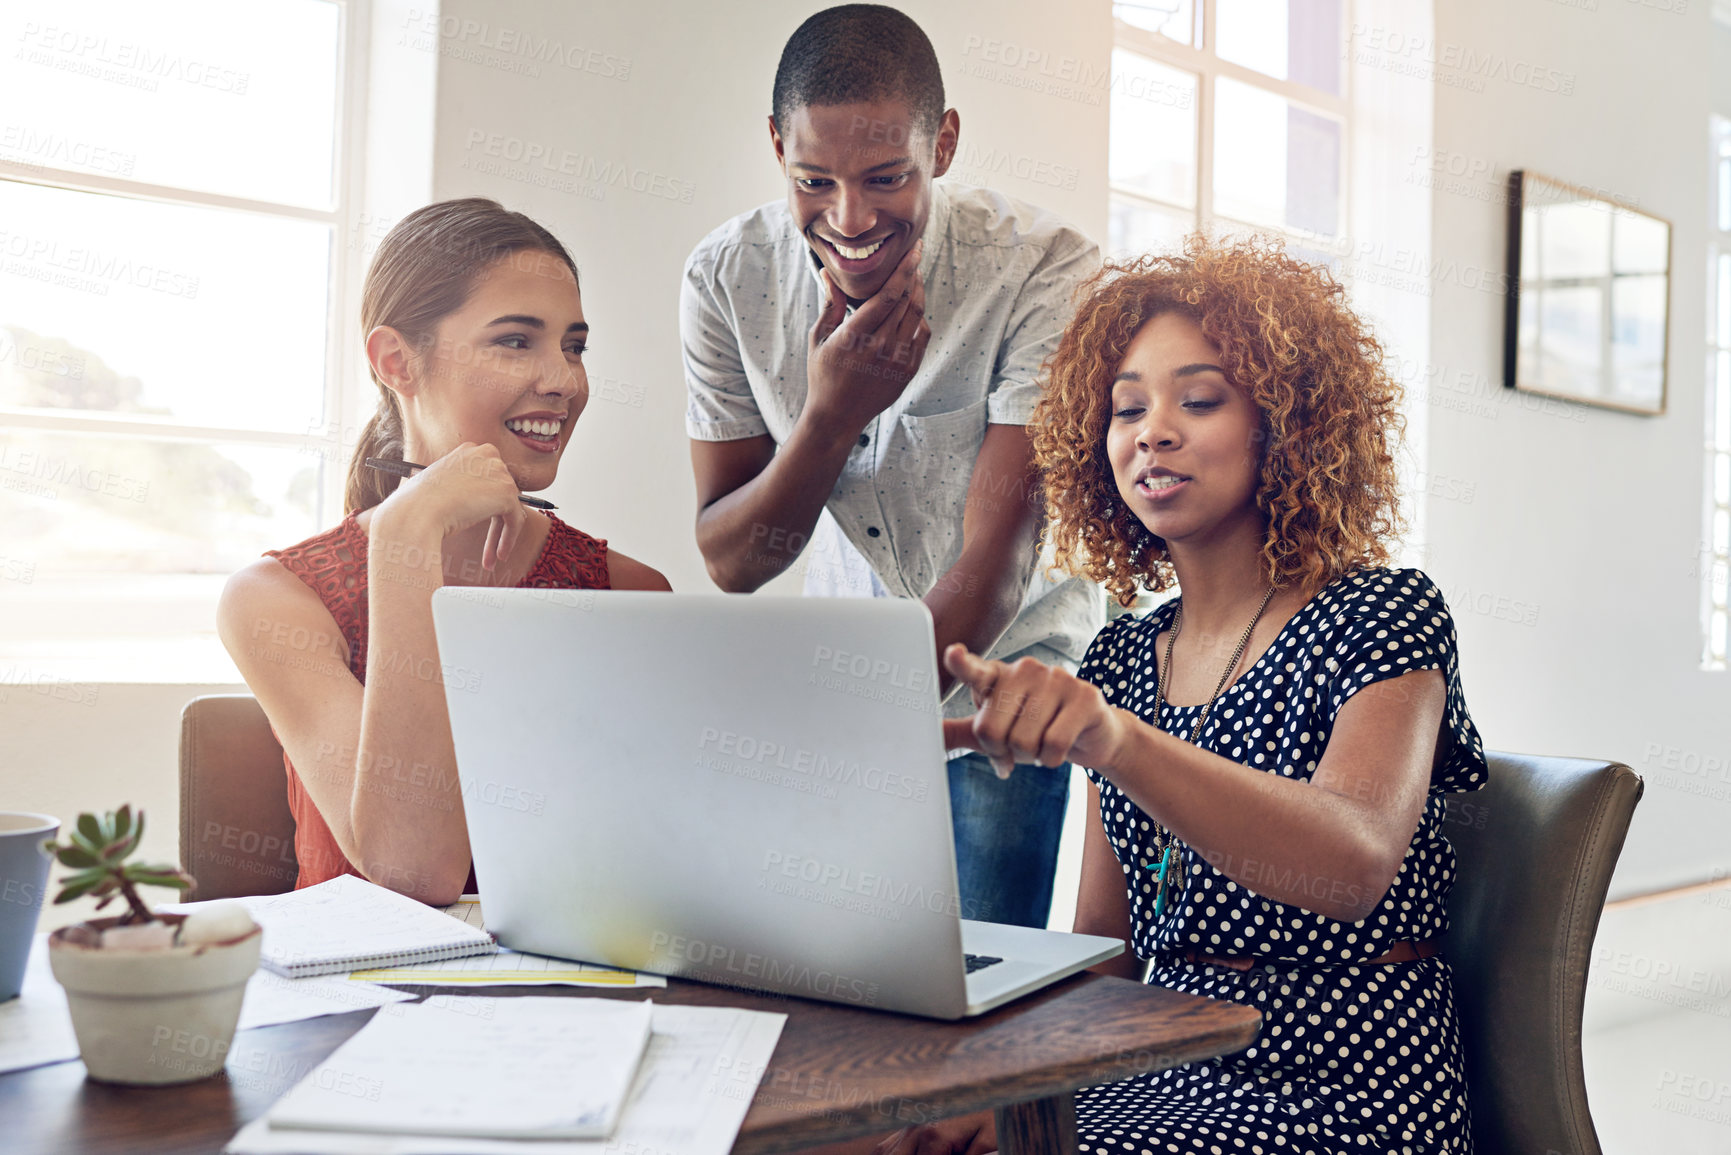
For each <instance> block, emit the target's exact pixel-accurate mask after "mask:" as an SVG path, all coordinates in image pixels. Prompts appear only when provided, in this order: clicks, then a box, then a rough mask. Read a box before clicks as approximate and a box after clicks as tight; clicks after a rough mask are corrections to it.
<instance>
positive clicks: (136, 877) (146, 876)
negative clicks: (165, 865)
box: [126, 866, 192, 890]
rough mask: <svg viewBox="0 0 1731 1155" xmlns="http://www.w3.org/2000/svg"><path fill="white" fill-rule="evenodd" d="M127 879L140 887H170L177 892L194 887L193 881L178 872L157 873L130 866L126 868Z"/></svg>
mask: <svg viewBox="0 0 1731 1155" xmlns="http://www.w3.org/2000/svg"><path fill="white" fill-rule="evenodd" d="M126 877H127V880H128V881H131V882H136V883H138V884H139V885H140V886H170V887H173V888H175V889H176V890H186V889H187V888H188V887H190V886H191V885H192V879H190V878H188V877H187V876H186V875H184V874H182V873H181V872H180V871H178V870H172V871H155V870H148V869H140V868H138V867H133V866H129V867H127V868H126Z"/></svg>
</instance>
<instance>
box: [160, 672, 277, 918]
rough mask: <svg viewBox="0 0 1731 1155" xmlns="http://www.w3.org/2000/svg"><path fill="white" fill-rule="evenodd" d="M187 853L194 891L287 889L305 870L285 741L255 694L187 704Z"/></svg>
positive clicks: (214, 894)
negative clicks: (291, 807)
mask: <svg viewBox="0 0 1731 1155" xmlns="http://www.w3.org/2000/svg"><path fill="white" fill-rule="evenodd" d="M180 861H181V864H182V865H183V866H184V867H185V868H186V871H187V873H189V874H191V875H192V876H193V877H194V878H196V879H198V889H197V890H196V891H194V892H193V893H192V894H191V895H189V896H188V897H190V898H193V899H206V898H235V897H238V896H241V895H248V894H281V893H282V892H283V891H285V890H292V889H294V884H295V879H296V878H298V877H299V876H300V866H299V864H298V863H297V862H296V860H295V820H294V815H293V813H292V812H291V811H290V810H289V805H288V783H287V778H286V777H285V775H284V770H283V756H282V746H281V745H279V744H278V743H277V740H276V735H275V734H273V733H272V732H271V728H270V723H269V722H268V721H266V720H265V716H264V710H263V709H262V708H260V706H259V704H258V700H257V699H256V698H254V697H253V696H252V695H251V694H210V695H207V696H205V697H202V698H194V699H193V700H192V701H190V702H188V703H187V704H186V709H185V710H183V711H182V712H181V715H180Z"/></svg>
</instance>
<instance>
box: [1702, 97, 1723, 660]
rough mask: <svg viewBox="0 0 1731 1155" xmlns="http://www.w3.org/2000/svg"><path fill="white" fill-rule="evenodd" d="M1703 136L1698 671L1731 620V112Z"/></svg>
mask: <svg viewBox="0 0 1731 1155" xmlns="http://www.w3.org/2000/svg"><path fill="white" fill-rule="evenodd" d="M1707 141H1708V144H1707V149H1708V157H1709V164H1708V174H1709V175H1708V193H1709V196H1708V199H1707V270H1706V272H1707V309H1706V333H1705V338H1706V345H1707V350H1706V371H1707V381H1706V385H1707V387H1706V389H1704V390H1703V391H1702V392H1703V393H1704V395H1705V396H1704V404H1703V414H1702V418H1703V421H1702V434H1703V437H1702V442H1703V449H1704V451H1705V453H1704V457H1703V461H1704V465H1705V469H1704V473H1705V479H1704V480H1705V484H1704V485H1703V486H1702V498H1703V501H1702V519H1701V546H1700V548H1699V549H1697V550H1696V552H1695V568H1694V573H1695V575H1696V576H1697V577H1698V578H1699V579H1700V582H1701V668H1702V669H1703V670H1706V671H1710V672H1723V671H1724V670H1726V669H1727V668H1728V667H1731V663H1728V661H1727V653H1726V651H1727V648H1728V647H1727V632H1728V625H1731V606H1728V604H1727V603H1728V601H1731V597H1728V594H1731V590H1728V589H1727V586H1728V585H1731V435H1728V436H1725V437H1721V436H1720V426H1721V424H1722V422H1721V414H1722V413H1723V414H1724V417H1725V420H1724V422H1723V424H1726V425H1731V117H1726V116H1722V115H1719V114H1713V115H1710V116H1709V117H1708V121H1707ZM1722 479H1723V481H1722ZM1721 527H1726V531H1725V532H1721Z"/></svg>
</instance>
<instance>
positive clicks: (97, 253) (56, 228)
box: [0, 181, 331, 433]
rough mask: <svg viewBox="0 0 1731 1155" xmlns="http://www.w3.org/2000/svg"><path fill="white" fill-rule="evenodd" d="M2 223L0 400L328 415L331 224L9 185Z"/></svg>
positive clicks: (284, 419) (229, 420) (197, 417)
mask: <svg viewBox="0 0 1731 1155" xmlns="http://www.w3.org/2000/svg"><path fill="white" fill-rule="evenodd" d="M0 222H3V223H0V257H3V258H4V263H3V264H0V340H4V341H7V342H9V343H10V344H12V345H15V346H17V347H18V349H19V350H20V352H19V355H18V356H16V357H13V358H0V405H14V406H26V407H33V408H44V409H83V410H102V411H106V412H118V413H139V414H153V415H158V416H162V417H167V418H170V419H173V420H176V421H179V422H183V423H187V424H213V425H231V426H236V427H240V428H247V429H272V430H280V431H283V432H290V433H301V432H305V431H306V430H307V429H308V428H309V427H312V426H315V425H317V424H319V423H320V422H322V421H323V419H324V393H325V317H326V311H327V308H328V304H327V297H328V294H329V291H330V289H329V261H330V249H331V236H330V232H331V230H330V229H329V228H328V227H327V226H325V225H320V224H315V223H311V222H307V221H295V220H284V219H278V218H271V217H263V216H258V215H255V214H252V213H236V212H228V211H226V210H219V209H204V208H191V207H184V206H178V205H165V204H158V203H156V202H153V201H141V200H132V199H130V198H127V197H119V196H99V195H96V194H92V193H82V192H71V191H68V190H65V189H56V188H48V187H44V186H39V185H29V184H19V183H16V182H12V181H0ZM23 350H32V352H31V354H30V356H29V357H28V358H26V357H25V356H24V353H23Z"/></svg>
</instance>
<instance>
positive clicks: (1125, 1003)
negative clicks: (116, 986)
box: [0, 974, 1261, 1155]
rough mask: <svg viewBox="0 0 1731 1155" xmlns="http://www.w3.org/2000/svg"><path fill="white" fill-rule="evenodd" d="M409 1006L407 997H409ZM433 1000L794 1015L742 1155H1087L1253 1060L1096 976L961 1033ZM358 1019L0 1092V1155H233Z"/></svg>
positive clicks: (1185, 1005) (1225, 1013)
mask: <svg viewBox="0 0 1731 1155" xmlns="http://www.w3.org/2000/svg"><path fill="white" fill-rule="evenodd" d="M405 989H408V988H405ZM412 989H413V990H414V991H415V992H416V993H417V994H420V993H427V994H433V993H440V992H441V991H442V992H443V993H450V994H461V995H477V994H484V995H488V996H492V997H510V996H512V995H527V994H536V995H547V994H572V995H612V996H615V997H626V998H643V997H645V996H652V997H653V998H654V999H655V1000H656V1001H657V1002H665V1003H691V1004H697V1005H708V1006H731V1007H745V1008H748V1009H751V1010H763V1011H781V1012H784V1013H786V1014H787V1016H788V1019H787V1025H786V1027H785V1028H784V1029H783V1031H782V1034H781V1041H780V1042H779V1043H778V1044H777V1046H776V1049H775V1054H774V1055H773V1056H772V1057H771V1059H770V1063H769V1070H768V1071H767V1072H766V1073H765V1074H764V1077H763V1081H762V1083H761V1085H760V1086H759V1087H758V1090H757V1095H756V1097H755V1098H754V1099H753V1100H752V1104H751V1109H750V1111H749V1112H748V1113H747V1114H746V1117H745V1123H744V1126H743V1127H741V1129H740V1133H739V1140H738V1142H736V1143H735V1144H734V1148H733V1150H734V1151H735V1152H736V1153H740V1155H744V1153H748V1152H750V1153H765V1155H767V1153H769V1152H778V1151H795V1150H798V1149H800V1148H802V1147H807V1146H811V1145H813V1144H818V1143H827V1142H833V1141H837V1140H842V1139H851V1138H854V1137H857V1136H861V1135H871V1134H878V1133H882V1132H888V1131H893V1130H895V1129H896V1128H898V1127H903V1126H906V1125H908V1124H911V1123H922V1122H934V1121H936V1120H938V1119H943V1118H947V1117H949V1116H953V1115H962V1114H967V1113H969V1112H972V1111H979V1110H983V1109H986V1108H993V1109H995V1110H996V1112H997V1121H998V1141H999V1144H1000V1148H1001V1150H1003V1151H1004V1152H1005V1153H1006V1155H1025V1153H1031V1152H1039V1153H1041V1155H1044V1153H1047V1152H1074V1151H1075V1149H1076V1146H1075V1143H1076V1139H1075V1109H1074V1106H1073V1102H1072V1098H1071V1092H1073V1091H1074V1090H1075V1089H1076V1088H1078V1087H1086V1086H1090V1085H1092V1084H1095V1083H1104V1082H1109V1081H1111V1080H1114V1079H1123V1078H1127V1077H1129V1076H1131V1075H1134V1074H1137V1073H1138V1072H1141V1071H1151V1070H1160V1069H1162V1068H1165V1067H1171V1066H1176V1065H1178V1064H1180V1063H1187V1062H1190V1061H1192V1060H1194V1059H1202V1058H1209V1057H1212V1056H1216V1055H1223V1054H1227V1053H1229V1052H1231V1051H1236V1050H1239V1049H1240V1048H1243V1047H1246V1046H1249V1045H1250V1043H1251V1041H1252V1040H1254V1039H1255V1037H1256V1032H1257V1030H1258V1028H1259V1026H1260V1023H1261V1019H1260V1016H1259V1015H1257V1013H1256V1012H1255V1011H1253V1010H1251V1009H1249V1008H1248V1007H1241V1006H1236V1005H1234V1004H1231V1003H1224V1002H1216V1001H1213V1000H1210V999H1202V998H1197V997H1195V996H1193V995H1184V994H1179V993H1177V992H1175V991H1169V990H1165V989H1162V988H1160V987H1149V986H1143V985H1142V984H1140V983H1136V982H1131V981H1129V980H1127V979H1119V978H1108V977H1104V976H1101V975H1093V974H1082V975H1077V976H1075V977H1074V978H1070V979H1066V980H1064V981H1063V982H1060V983H1058V984H1056V985H1054V986H1052V987H1050V988H1048V989H1046V990H1044V991H1042V992H1040V993H1038V994H1035V995H1031V996H1029V997H1028V998H1024V999H1018V1000H1017V1001H1015V1002H1013V1003H1011V1004H1010V1005H1008V1006H1006V1007H1001V1008H999V1009H998V1010H995V1011H992V1012H990V1013H989V1014H985V1015H980V1016H978V1017H976V1018H972V1019H964V1020H962V1021H961V1022H958V1023H942V1022H935V1021H933V1020H930V1019H917V1018H912V1017H909V1016H906V1015H897V1014H889V1013H886V1012H883V1011H869V1010H858V1009H854V1008H850V1007H843V1006H837V1005H834V1004H831V1003H820V1002H812V1001H808V1000H805V999H794V998H785V997H780V996H775V995H764V994H756V993H752V992H747V991H740V990H732V989H728V988H723V987H713V986H707V985H703V984H699V983H690V982H683V981H680V980H676V979H675V980H669V982H668V987H667V989H666V990H665V991H661V990H653V991H644V990H636V991H630V992H626V991H602V990H595V989H588V988H582V989H579V988H571V987H511V988H503V987H492V988H479V989H477V988H473V987H468V988H462V989H457V988H431V987H416V988H412ZM373 1013H374V1012H373V1011H371V1010H366V1011H355V1012H353V1013H351V1014H346V1015H331V1016H327V1017H325V1018H319V1019H306V1020H303V1021H301V1022H298V1023H285V1024H284V1025H282V1026H277V1027H260V1028H258V1029H255V1030H251V1031H245V1032H242V1033H241V1034H239V1035H237V1036H236V1038H235V1045H234V1049H233V1050H232V1051H231V1054H230V1059H229V1065H228V1069H227V1070H226V1071H225V1072H224V1073H223V1074H220V1075H217V1076H215V1077H213V1078H210V1079H205V1080H202V1081H200V1082H197V1083H191V1084H186V1085H183V1086H180V1087H171V1088H136V1087H117V1086H109V1085H107V1084H103V1083H96V1082H90V1081H88V1080H86V1079H85V1077H84V1065H83V1064H82V1063H59V1064H55V1065H53V1066H48V1067H37V1068H34V1069H32V1070H28V1071H19V1072H15V1073H13V1074H9V1075H0V1149H4V1150H5V1151H7V1152H9V1153H16V1155H27V1153H29V1155H34V1153H38V1152H66V1153H68V1155H71V1153H74V1152H77V1153H81V1155H110V1153H112V1155H132V1153H134V1152H141V1151H149V1152H153V1153H154V1152H164V1153H166V1152H187V1153H194V1152H196V1153H199V1155H208V1153H212V1152H218V1151H221V1150H222V1147H223V1145H224V1144H225V1143H227V1142H228V1140H229V1139H230V1138H232V1137H233V1135H234V1133H235V1132H236V1131H237V1130H239V1129H240V1127H241V1125H242V1124H244V1123H247V1122H249V1121H250V1120H252V1119H254V1118H256V1117H258V1116H259V1115H261V1114H263V1113H264V1111H265V1110H266V1109H267V1108H268V1107H269V1106H270V1105H271V1104H272V1103H274V1102H275V1101H276V1099H277V1098H278V1096H280V1095H281V1094H283V1092H285V1091H287V1090H288V1089H289V1087H291V1086H293V1085H294V1084H295V1083H296V1082H298V1081H299V1080H300V1079H301V1078H302V1077H303V1076H304V1075H306V1073H307V1072H308V1071H310V1070H311V1069H312V1068H313V1067H314V1066H315V1065H316V1064H318V1063H319V1062H321V1061H322V1060H323V1059H324V1058H325V1057H326V1056H327V1055H329V1054H330V1053H331V1052H332V1051H333V1050H335V1049H336V1048H337V1046H338V1045H339V1044H341V1043H342V1042H343V1041H344V1040H346V1039H347V1038H348V1037H349V1036H350V1035H352V1034H354V1033H355V1032H356V1031H358V1030H360V1028H361V1027H362V1026H363V1025H364V1024H365V1023H366V1021H367V1020H368V1019H369V1018H370V1017H371V1016H372V1014H373Z"/></svg>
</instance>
